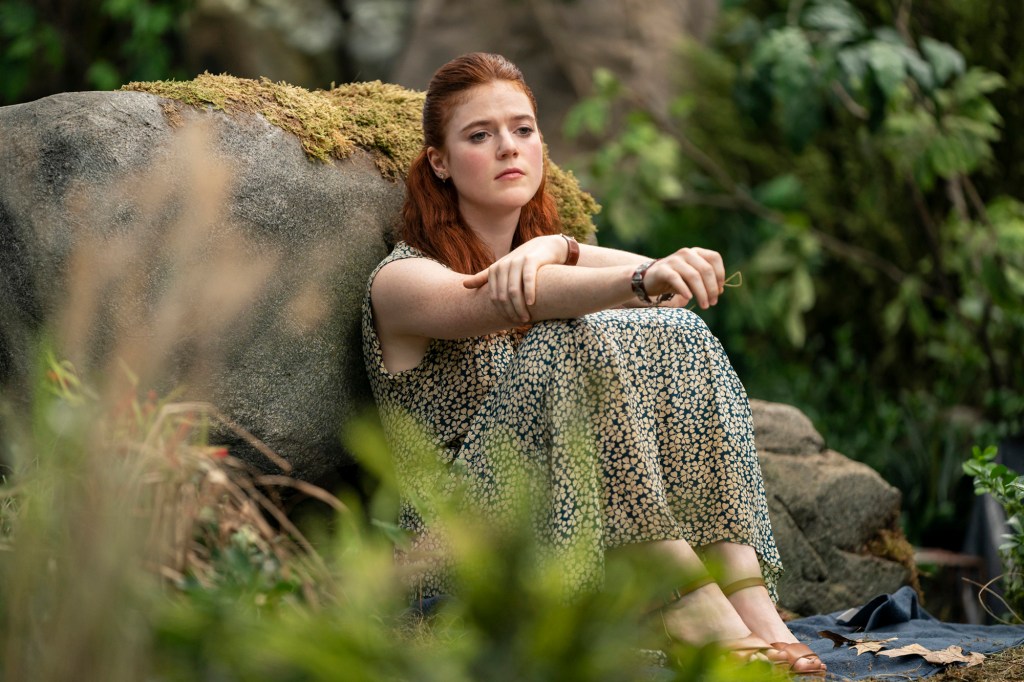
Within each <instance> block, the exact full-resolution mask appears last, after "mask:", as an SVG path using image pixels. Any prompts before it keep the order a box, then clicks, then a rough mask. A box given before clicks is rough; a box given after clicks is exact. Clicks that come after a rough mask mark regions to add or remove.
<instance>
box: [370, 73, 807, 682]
mask: <svg viewBox="0 0 1024 682" xmlns="http://www.w3.org/2000/svg"><path fill="white" fill-rule="evenodd" d="M536 116H537V109H536V102H535V101H534V98H533V94H532V93H531V91H530V89H529V88H528V87H527V86H526V84H525V82H524V81H523V77H522V74H521V73H520V71H519V70H518V68H516V67H515V66H514V65H513V64H512V63H510V62H509V61H507V60H506V59H504V58H503V57H500V56H498V55H492V54H484V53H473V54H469V55H465V56H463V57H460V58H458V59H455V60H453V61H451V62H449V63H448V64H445V65H444V66H442V67H441V68H440V69H439V70H438V71H437V73H436V74H435V75H434V77H433V79H432V80H431V82H430V86H429V89H428V91H427V97H426V102H425V104H424V108H423V133H424V148H423V150H422V152H421V153H420V155H419V156H418V158H417V159H416V160H415V161H414V162H413V164H412V167H411V168H410V170H409V175H408V181H407V183H408V195H407V199H406V203H405V207H404V211H403V218H404V223H403V226H402V232H401V238H402V241H400V242H399V243H398V244H397V246H396V247H395V249H394V251H392V252H391V254H390V255H389V256H388V257H387V258H385V259H384V261H383V262H381V264H380V265H379V266H378V267H377V269H376V270H374V272H373V274H372V275H371V277H370V282H369V285H368V292H367V298H366V304H365V306H364V334H363V336H364V353H365V358H366V362H367V367H368V370H369V375H370V380H371V384H372V387H373V390H374V395H375V398H376V400H377V403H378V407H379V409H380V412H381V417H382V420H383V423H384V426H385V430H386V432H387V436H388V439H389V442H390V444H391V448H392V452H393V455H394V457H395V463H396V467H397V470H398V474H399V478H400V482H401V485H402V486H403V491H402V492H403V494H404V495H405V496H406V498H407V499H416V500H425V499H429V497H430V493H431V492H436V491H437V490H442V489H449V487H451V486H452V485H453V484H454V481H455V480H456V479H458V480H459V481H461V482H462V483H463V484H466V483H467V482H468V487H469V489H470V490H471V491H472V495H473V497H474V500H475V501H476V502H477V503H478V504H479V505H480V507H479V508H480V509H487V510H490V511H491V512H492V513H494V515H495V518H497V517H498V516H499V515H500V512H501V511H502V510H503V509H507V508H509V507H510V506H511V505H513V504H514V498H515V496H516V494H517V493H516V490H515V487H516V486H517V485H520V484H521V482H520V477H519V476H518V474H519V473H520V472H529V474H530V475H529V476H526V479H528V480H530V481H533V482H537V481H540V482H541V484H542V488H543V493H542V494H543V497H542V498H539V499H543V500H545V503H544V504H545V508H544V509H542V510H541V511H540V512H538V519H537V520H536V526H537V528H538V533H539V534H540V536H541V537H540V538H539V539H540V540H541V542H542V543H543V544H544V545H545V546H547V547H550V548H552V551H555V552H557V551H570V550H571V551H573V552H574V553H573V555H572V556H574V557H579V559H578V560H577V561H576V562H575V563H574V564H573V565H572V571H571V574H570V575H566V576H565V579H566V586H567V589H568V590H570V591H578V590H585V589H597V588H599V587H600V584H601V580H602V570H603V559H604V553H605V552H606V551H607V550H608V549H611V548H615V547H622V546H627V545H629V546H642V547H643V548H644V549H645V550H646V551H649V552H650V553H651V555H652V556H655V557H658V558H659V559H660V560H661V561H663V562H665V563H666V564H667V565H668V566H671V567H673V568H674V569H675V570H677V571H678V575H679V576H680V578H679V579H680V581H682V582H683V583H684V584H682V585H680V586H679V589H677V590H675V591H674V593H673V595H674V596H673V598H672V599H671V600H670V601H669V602H668V603H667V604H666V606H664V607H663V608H662V617H663V620H664V624H665V629H666V632H667V633H668V634H669V635H670V636H671V637H672V638H674V639H676V640H679V641H683V642H690V643H696V644H701V643H706V642H709V641H714V642H717V643H719V644H720V645H721V646H723V647H725V648H727V649H731V650H733V651H735V652H738V653H740V654H742V655H744V656H747V655H760V656H764V657H767V658H768V659H770V660H773V661H776V662H782V663H785V664H787V665H789V666H790V667H791V669H792V670H794V671H795V672H797V673H801V674H823V673H824V670H825V666H824V665H823V664H822V663H821V661H820V660H819V659H818V658H817V657H816V656H815V655H814V654H813V652H811V650H810V649H809V648H808V647H807V646H806V645H804V644H800V643H797V640H796V638H795V637H794V636H793V634H792V633H791V632H790V631H789V629H788V628H787V627H786V625H785V623H783V621H782V620H781V618H780V617H779V615H778V613H777V611H776V609H775V606H774V602H773V597H774V595H775V585H776V582H777V578H778V575H779V572H780V571H781V562H780V560H779V556H778V552H777V550H776V547H775V542H774V540H773V538H772V533H771V527H770V523H769V519H768V510H767V503H766V499H765V492H764V484H763V481H762V478H761V471H760V467H759V464H758V460H757V454H756V451H755V449H754V440H753V432H752V426H751V418H750V407H749V404H748V402H747V397H746V394H745V392H744V390H743V387H742V385H741V384H740V382H739V380H738V378H737V377H736V375H735V372H734V371H733V369H732V366H731V365H730V363H729V360H728V358H727V357H726V356H725V353H724V352H723V350H722V348H721V346H720V344H719V343H718V340H717V339H716V338H715V337H714V336H713V335H712V334H711V332H710V331H709V330H708V329H707V327H706V326H705V325H704V323H703V321H702V320H701V319H700V317H698V316H697V315H695V314H693V313H691V312H689V311H687V310H685V309H684V306H685V305H686V304H687V303H688V302H690V301H691V300H695V301H696V303H697V305H699V306H700V307H701V308H707V307H709V306H712V305H715V304H716V303H717V302H718V298H719V296H720V295H721V294H722V291H723V285H724V282H725V269H724V266H723V263H722V258H721V256H720V255H719V254H718V253H716V252H714V251H710V250H708V249H702V248H682V249H679V250H678V251H676V252H675V253H672V254H670V255H668V256H666V257H664V258H661V259H658V260H655V261H651V260H650V259H648V258H646V257H644V256H640V255H636V254H632V253H626V252H623V251H618V250H613V249H607V248H601V247H597V246H591V245H587V244H577V243H576V242H575V241H574V240H573V239H572V238H570V237H567V236H563V235H562V234H561V229H560V221H559V218H558V214H557V212H556V210H555V206H554V202H553V200H552V198H551V197H550V195H549V194H548V193H547V192H545V189H544V185H545V164H544V151H543V146H542V141H541V135H540V131H539V130H538V128H537V120H536ZM581 426H582V427H583V428H582V430H581V428H580V427H581ZM424 432H425V433H426V438H427V440H428V441H429V442H430V443H431V444H432V445H433V447H434V450H435V452H436V456H437V458H438V459H439V461H440V462H443V463H445V464H448V465H453V464H454V463H458V466H448V467H447V468H446V469H443V471H446V472H447V473H445V474H441V478H440V479H439V478H438V474H436V473H433V474H431V473H428V472H426V471H424V470H422V469H419V468H417V467H415V466H414V464H413V461H414V460H415V459H416V453H417V452H421V451H422V440H423V438H424ZM580 433H583V434H584V437H583V439H582V441H581V440H580V436H579V434H580ZM581 442H582V443H583V447H582V448H581ZM581 449H582V450H583V454H582V455H581V453H580V450H581ZM455 472H459V473H457V474H456V473H455ZM425 511H426V510H423V509H416V508H414V507H413V506H412V505H411V504H410V503H409V502H405V503H403V507H402V513H401V523H402V525H403V526H404V527H405V528H407V529H408V530H410V531H411V532H412V534H413V537H414V540H413V545H412V549H411V551H410V552H409V554H408V555H409V556H424V555H426V556H431V557H433V558H434V559H433V561H432V562H431V563H430V564H429V566H428V567H427V568H425V569H423V570H422V571H421V573H420V578H419V579H420V582H419V585H418V588H419V589H418V591H419V594H420V597H428V596H432V595H437V594H441V593H450V592H452V591H453V590H454V586H453V585H452V584H451V575H450V564H449V553H448V550H447V549H446V547H445V542H444V538H443V533H442V532H441V531H440V529H438V528H434V527H431V526H430V525H429V524H427V523H426V522H425V521H424V518H425V517H426V518H429V514H426V513H424V512H425ZM695 548H696V551H695ZM698 551H699V552H700V554H699V555H698ZM702 559H703V560H707V561H713V562H715V563H716V564H717V565H719V566H720V567H722V576H721V577H722V585H721V586H719V584H718V583H716V582H715V581H714V580H713V579H712V578H711V577H710V575H709V574H708V572H707V570H706V569H705V568H704V566H703V564H702ZM695 576H696V579H694V578H695Z"/></svg>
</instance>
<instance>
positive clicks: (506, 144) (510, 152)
mask: <svg viewBox="0 0 1024 682" xmlns="http://www.w3.org/2000/svg"><path fill="white" fill-rule="evenodd" d="M498 139H499V143H498V158H500V159H504V158H507V157H509V156H519V145H517V144H516V138H515V136H514V135H513V134H512V131H510V130H506V131H503V132H502V133H501V134H500V135H499V136H498Z"/></svg>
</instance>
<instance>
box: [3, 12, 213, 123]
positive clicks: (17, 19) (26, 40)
mask: <svg viewBox="0 0 1024 682" xmlns="http://www.w3.org/2000/svg"><path fill="white" fill-rule="evenodd" d="M192 2H193V0H85V1H84V2H79V1H77V0H57V1H56V2H50V3H43V6H42V7H40V6H38V3H33V2H28V1H27V0H0V73H3V75H4V77H3V79H0V105H2V104H14V103H17V102H22V101H27V100H31V99H35V98H37V97H42V96H44V95H49V94H53V93H54V92H60V91H66V90H83V89H90V90H113V89H114V88H117V87H118V86H120V85H121V84H123V83H126V82H128V81H132V80H156V79H159V78H168V77H181V76H183V75H184V74H183V72H182V71H181V69H180V66H178V64H179V62H180V54H179V53H180V48H179V42H180V41H179V38H178V36H179V34H180V32H181V29H182V26H181V24H180V19H181V17H182V16H183V14H184V13H185V11H186V10H187V9H188V8H189V7H191V5H192Z"/></svg>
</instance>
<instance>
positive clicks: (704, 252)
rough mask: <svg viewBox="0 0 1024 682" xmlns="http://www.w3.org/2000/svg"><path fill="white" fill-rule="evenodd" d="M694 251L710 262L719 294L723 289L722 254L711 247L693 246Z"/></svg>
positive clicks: (723, 270)
mask: <svg viewBox="0 0 1024 682" xmlns="http://www.w3.org/2000/svg"><path fill="white" fill-rule="evenodd" d="M694 251H696V252H697V253H698V255H700V257H701V258H703V259H704V260H706V261H707V262H708V263H710V264H711V267H712V268H713V269H714V271H715V281H716V282H717V283H718V293H719V294H721V293H722V292H723V291H725V261H723V260H722V254H720V253H718V252H717V251H712V250H711V249H702V248H700V247H698V248H695V249H694Z"/></svg>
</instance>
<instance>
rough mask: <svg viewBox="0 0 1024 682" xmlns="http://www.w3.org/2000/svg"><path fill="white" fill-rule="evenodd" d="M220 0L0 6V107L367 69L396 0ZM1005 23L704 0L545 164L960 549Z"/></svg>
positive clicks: (993, 5) (1019, 176) (1002, 290)
mask: <svg viewBox="0 0 1024 682" xmlns="http://www.w3.org/2000/svg"><path fill="white" fill-rule="evenodd" d="M467 4H468V3H467ZM522 4H523V6H524V9H525V8H526V6H530V7H534V6H536V5H538V4H544V3H537V2H530V3H526V2H524V3H522ZM548 4H557V5H562V6H563V7H570V8H571V7H573V6H582V5H584V4H585V3H583V2H571V1H569V0H566V1H565V2H557V0H552V1H551V2H549V3H548ZM229 5H232V3H223V2H215V1H213V0H149V1H145V0H84V1H73V0H32V1H29V0H0V73H2V74H3V77H2V78H0V104H15V103H18V102H24V101H29V100H32V99H35V98H39V97H43V96H46V95H49V94H52V93H56V92H61V91H73V90H87V89H112V88H117V87H119V86H120V85H122V84H123V83H126V82H129V81H133V80H153V79H167V78H190V77H192V76H193V75H195V74H196V73H200V72H202V71H203V70H210V71H211V72H220V71H228V72H231V73H232V74H233V75H237V76H245V77H259V76H268V77H270V78H272V79H275V80H276V79H285V80H289V81H290V82H293V83H295V84H298V85H303V86H305V87H311V88H313V87H323V88H327V87H330V85H331V83H332V82H343V81H347V80H351V79H369V78H382V79H384V80H388V78H389V73H390V71H389V69H390V68H391V66H392V65H393V64H394V63H395V61H396V60H397V59H398V57H399V55H400V54H401V52H402V50H403V49H404V48H403V45H404V43H403V41H404V40H405V39H406V37H407V36H408V35H409V34H410V30H411V28H410V27H411V26H412V23H413V21H414V18H415V16H416V12H417V9H418V7H419V3H417V2H414V1H413V0H394V1H391V2H377V3H371V2H356V1H355V0H348V1H347V2H327V1H326V0H325V1H324V2H319V3H317V2H302V3H279V2H272V1H271V0H262V1H260V0H247V1H246V2H239V3H233V5H234V6H235V8H236V11H234V12H232V11H230V8H229ZM289 6H291V7H292V8H293V9H292V10H288V9H287V8H288V7H289ZM295 7H298V8H299V9H294V8H295ZM238 8H241V9H238ZM581 11H582V10H581ZM317 12H319V13H320V14H319V15H318V14H317ZM480 20H481V21H482V22H486V21H487V17H486V16H482V17H481V19H480ZM1022 29H1024V5H1022V4H1021V3H1019V2H1003V1H1002V0H929V2H917V3H912V2H909V1H908V0H852V1H851V2H845V1H843V0H834V1H828V2H823V1H819V2H800V1H799V0H791V1H788V2H786V1H782V0H749V1H745V2H744V1H740V0H723V2H721V3H720V4H719V7H718V14H717V19H716V22H715V27H714V30H713V31H712V33H711V35H710V36H709V37H708V39H707V40H706V41H705V42H704V43H702V44H688V45H686V46H685V47H682V48H681V49H680V51H679V54H678V57H676V58H675V61H673V62H672V63H671V64H670V65H669V70H670V71H671V72H672V73H673V74H674V76H675V77H674V79H673V80H674V81H675V82H676V83H678V87H677V89H676V90H674V91H672V92H670V93H667V94H668V97H667V100H668V104H667V105H666V106H661V105H656V104H652V103H650V102H646V101H644V100H643V99H642V98H639V97H635V96H634V93H632V91H631V89H630V84H629V83H628V82H620V81H619V79H617V78H616V77H615V76H614V75H613V74H611V73H608V72H599V73H598V75H597V79H596V81H595V85H594V88H593V90H592V93H593V96H592V97H590V98H587V99H584V100H583V101H582V102H581V103H580V104H579V105H578V106H577V108H576V109H574V110H573V112H572V113H570V115H569V116H568V117H567V118H566V121H565V128H566V131H565V132H566V135H567V137H566V139H567V140H569V143H568V144H570V145H576V148H577V149H578V150H580V151H579V152H578V154H577V156H576V157H575V158H574V159H557V160H558V161H559V162H560V163H562V164H563V165H565V164H568V165H570V166H572V165H574V164H575V166H576V168H577V172H578V173H579V174H580V175H581V177H582V178H583V180H584V183H585V185H586V186H587V187H588V189H590V190H591V191H592V192H593V193H594V194H595V195H596V196H597V198H598V200H599V201H600V202H601V203H602V204H603V205H604V211H603V212H602V213H601V215H600V216H599V228H600V230H601V232H600V235H599V238H600V239H601V241H602V243H605V244H609V245H618V246H623V247H626V248H630V249H636V250H640V251H643V252H646V253H649V254H651V255H660V254H664V253H666V252H668V251H669V250H671V249H674V248H677V247H678V246H680V245H684V244H701V245H705V246H710V247H713V248H718V249H720V250H721V251H722V252H723V253H724V254H725V255H726V258H727V263H728V264H729V265H730V267H731V268H732V269H738V270H741V271H742V272H743V277H744V282H745V283H744V285H743V286H742V287H741V288H739V289H735V290H730V291H729V293H728V295H727V297H726V303H725V304H723V305H722V306H720V307H719V308H718V309H716V310H712V311H709V312H708V313H706V314H705V316H706V319H707V320H708V322H709V324H710V325H711V326H712V328H713V329H714V330H715V332H716V334H718V335H719V337H720V338H721V339H722V341H723V343H724V345H725V346H726V348H727V349H728V350H729V352H730V355H731V357H732V358H733V362H734V364H735V365H736V366H737V369H738V370H739V372H740V375H741V377H742V378H743V379H744V381H745V383H746V385H747V387H748V392H749V393H750V394H751V395H752V396H754V397H759V398H765V399H770V400H778V401H784V402H788V403H792V404H795V405H797V406H798V407H800V408H801V409H803V410H804V411H806V412H807V413H808V414H809V415H810V416H811V418H812V419H813V420H814V421H815V423H816V425H817V426H818V428H819V430H821V431H822V432H823V433H824V434H825V436H826V439H827V440H828V442H829V445H830V446H831V447H833V448H834V449H837V450H839V451H841V452H843V453H844V454H847V455H849V456H852V457H854V458H856V459H859V460H862V461H865V462H867V463H869V464H871V465H872V466H874V467H875V468H876V469H878V470H879V471H880V472H881V473H882V474H883V475H884V476H885V477H886V478H887V479H888V480H889V481H890V482H892V483H893V484H895V485H897V486H899V487H900V488H901V489H902V490H903V492H904V496H905V502H904V507H905V510H906V513H905V524H904V525H905V528H906V530H907V532H908V535H909V536H910V537H911V539H912V540H913V541H914V542H915V543H917V544H925V545H942V546H946V547H949V548H951V549H959V548H960V547H959V545H960V543H961V538H962V537H963V534H964V529H965V524H966V519H967V517H968V511H969V509H970V507H971V502H972V491H971V489H970V485H969V481H968V480H966V479H965V478H964V477H963V475H962V473H961V465H962V463H963V462H964V461H965V460H966V459H968V457H969V455H970V449H971V446H972V445H974V444H981V445H988V444H1000V445H1001V446H1002V447H1003V448H1004V449H1005V450H1009V449H1012V447H1013V443H1014V442H1015V441H1014V439H1019V438H1020V434H1021V432H1022V415H1024V385H1022V384H1024V381H1022V379H1024V353H1022V352H1021V348H1022V345H1024V303H1022V298H1024V264H1022V252H1024V206H1022V204H1021V203H1019V202H1020V201H1021V200H1022V199H1024V197H1022V196H1021V189H1020V188H1021V186H1022V185H1021V183H1022V181H1024V154H1022V152H1024V96H1022V95H1024V51H1022V50H1021V49H1020V48H1019V37H1020V35H1021V30H1022ZM371 38H372V39H371ZM537 94H538V97H539V99H540V100H541V103H542V104H543V101H544V99H543V98H544V93H543V91H542V90H539V91H538V93H537ZM562 132H563V131H552V130H548V131H547V135H548V136H549V138H553V137H555V136H561V135H562ZM583 150H589V151H586V152H584V151H583Z"/></svg>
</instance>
